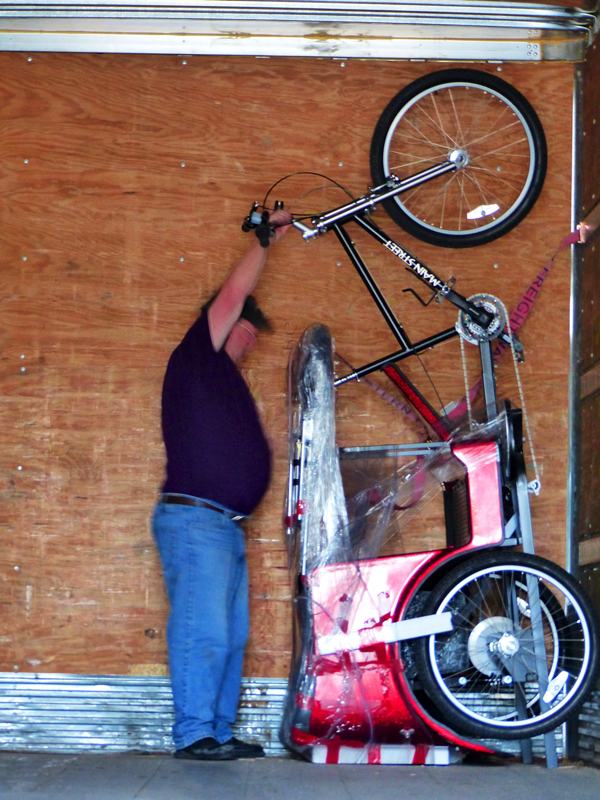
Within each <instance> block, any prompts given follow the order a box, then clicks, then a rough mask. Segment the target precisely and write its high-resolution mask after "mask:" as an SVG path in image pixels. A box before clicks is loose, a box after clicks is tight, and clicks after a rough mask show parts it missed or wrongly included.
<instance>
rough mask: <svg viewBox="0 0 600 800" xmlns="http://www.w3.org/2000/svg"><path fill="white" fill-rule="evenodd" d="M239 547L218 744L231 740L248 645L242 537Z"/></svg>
mask: <svg viewBox="0 0 600 800" xmlns="http://www.w3.org/2000/svg"><path fill="white" fill-rule="evenodd" d="M239 544H240V547H239V549H238V556H237V562H236V566H237V569H236V575H235V578H234V580H233V581H232V582H231V585H230V596H229V604H228V617H229V625H228V629H229V654H228V659H227V663H226V665H225V671H224V674H223V683H222V684H221V688H220V691H219V697H218V701H217V709H216V714H215V739H217V740H218V741H219V742H226V741H228V740H229V739H231V736H232V726H233V723H234V722H235V719H236V716H237V710H238V705H239V700H240V687H241V682H242V669H243V664H244V652H245V649H246V644H247V642H248V632H249V630H248V629H249V618H248V567H247V563H246V548H245V542H244V538H243V537H241V538H240V542H239Z"/></svg>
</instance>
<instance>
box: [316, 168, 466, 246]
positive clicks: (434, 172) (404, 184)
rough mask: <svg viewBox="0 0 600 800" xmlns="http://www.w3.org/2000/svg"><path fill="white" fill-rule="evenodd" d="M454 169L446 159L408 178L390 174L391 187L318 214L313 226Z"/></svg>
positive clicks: (345, 216)
mask: <svg viewBox="0 0 600 800" xmlns="http://www.w3.org/2000/svg"><path fill="white" fill-rule="evenodd" d="M455 169H457V167H456V164H454V163H453V162H451V161H446V162H444V163H443V164H436V166H434V167H430V168H429V169H426V170H423V172H418V173H417V174H416V175H411V177H410V178H405V179H402V180H401V179H400V178H396V176H391V177H390V183H393V184H394V185H393V186H392V188H389V189H388V190H387V191H383V192H382V193H381V194H379V193H378V192H376V191H375V190H374V191H372V192H370V193H369V194H365V195H363V196H362V197H359V198H357V199H356V200H354V201H353V202H352V203H346V204H345V205H343V206H340V207H339V208H334V209H332V210H331V211H326V212H325V213H324V214H320V215H319V216H318V217H315V218H314V225H315V228H317V229H319V230H322V229H323V228H327V227H329V226H330V225H333V224H334V223H336V222H343V221H344V220H347V219H350V218H351V217H353V216H354V215H355V214H359V213H360V212H361V211H364V210H365V209H367V208H374V207H375V206H376V205H377V204H378V203H382V202H383V201H384V200H389V199H390V198H392V197H396V195H398V194H402V192H406V191H407V190H408V189H412V188H414V187H415V186H419V185H420V184H422V183H426V182H427V181H430V180H432V179H433V178H438V177H439V176H440V175H444V174H445V173H446V172H453V171H454V170H455ZM383 186H384V187H386V186H389V184H383Z"/></svg>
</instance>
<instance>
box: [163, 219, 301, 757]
mask: <svg viewBox="0 0 600 800" xmlns="http://www.w3.org/2000/svg"><path fill="white" fill-rule="evenodd" d="M288 223H289V215H287V214H286V212H284V211H277V212H275V213H274V214H273V215H272V217H271V224H272V225H273V230H272V236H271V241H274V240H277V239H279V238H280V237H281V236H282V235H283V234H284V233H285V231H286V230H287V228H288V227H289V224H288ZM263 234H264V231H263ZM266 243H267V242H265V241H264V236H263V239H262V240H261V243H260V244H259V241H258V239H254V240H253V242H252V244H251V245H250V247H249V248H248V250H247V251H246V253H245V254H244V256H243V257H242V258H241V259H240V261H238V262H237V264H236V265H235V266H234V267H233V269H232V270H231V272H230V274H229V276H228V277H227V279H226V280H225V283H224V284H223V286H222V287H221V289H220V290H219V291H218V293H217V294H216V296H215V297H214V298H213V299H212V300H211V301H209V302H208V303H207V304H206V305H205V306H204V307H203V309H202V312H201V314H200V316H199V317H198V319H197V320H196V322H194V324H193V325H192V327H191V328H190V330H189V331H188V332H187V333H186V335H185V336H184V338H183V340H182V341H181V343H180V344H179V345H178V346H177V347H176V348H175V350H174V351H173V353H172V354H171V357H170V359H169V363H168V366H167V370H166V374H165V379H164V384H163V395H162V430H163V438H164V442H165V449H166V454H167V468H166V480H165V483H164V485H163V489H162V494H161V496H160V498H159V502H158V504H157V506H156V509H155V512H154V517H153V531H154V536H155V539H156V542H157V545H158V550H159V553H160V558H161V563H162V567H163V573H164V579H165V585H166V588H167V593H168V597H169V604H170V616H169V621H168V626H167V644H168V649H169V667H170V673H171V685H172V689H173V702H174V706H175V725H174V726H173V740H174V743H175V747H176V751H175V757H176V758H188V759H196V760H211V761H229V760H232V759H237V758H256V757H259V756H263V755H264V752H263V750H262V748H261V747H260V745H256V744H249V743H246V742H241V741H239V740H238V739H236V738H234V737H233V735H232V725H233V723H234V721H235V718H236V715H237V706H238V700H239V692H240V682H241V675H242V664H243V658H244V649H245V646H246V641H247V638H248V627H249V618H248V574H247V567H246V554H245V544H244V534H243V531H242V529H241V527H240V525H239V523H240V521H241V520H242V519H244V518H245V517H247V516H249V515H250V514H251V513H252V512H253V511H254V509H255V508H256V506H257V505H258V503H259V502H260V500H261V498H262V497H263V495H264V493H265V491H266V489H267V486H268V483H269V479H270V472H271V454H270V450H269V445H268V443H267V440H266V438H265V435H264V432H263V430H262V426H261V423H260V420H259V416H258V412H257V409H256V406H255V403H254V400H253V398H252V395H251V394H250V390H249V389H248V386H247V385H246V382H245V381H244V379H243V377H242V375H241V373H240V371H239V369H238V365H239V363H240V362H241V360H242V359H243V357H244V355H246V353H248V352H249V351H250V350H251V349H252V347H253V345H254V344H255V341H256V337H257V334H258V331H259V330H261V329H265V328H267V327H268V323H267V321H266V319H265V317H264V315H263V314H262V312H261V311H260V309H259V308H258V306H257V304H256V301H255V300H254V298H253V297H252V295H251V293H252V291H253V290H254V288H255V286H256V284H257V283H258V280H259V278H260V275H261V273H262V271H263V268H264V266H265V263H266V259H267V250H266V248H265V247H264V246H261V245H264V244H266Z"/></svg>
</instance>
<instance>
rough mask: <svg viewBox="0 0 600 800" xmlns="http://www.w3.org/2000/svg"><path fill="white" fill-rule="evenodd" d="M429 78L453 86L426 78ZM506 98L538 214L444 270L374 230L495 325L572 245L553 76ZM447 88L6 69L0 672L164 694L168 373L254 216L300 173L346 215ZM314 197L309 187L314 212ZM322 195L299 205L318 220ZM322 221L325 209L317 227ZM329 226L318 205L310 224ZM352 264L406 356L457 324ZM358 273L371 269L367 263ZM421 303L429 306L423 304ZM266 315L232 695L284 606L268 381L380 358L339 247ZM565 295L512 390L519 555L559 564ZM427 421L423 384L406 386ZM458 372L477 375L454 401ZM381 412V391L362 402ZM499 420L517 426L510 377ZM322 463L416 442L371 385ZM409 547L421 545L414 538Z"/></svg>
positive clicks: (445, 355)
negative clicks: (258, 474)
mask: <svg viewBox="0 0 600 800" xmlns="http://www.w3.org/2000/svg"><path fill="white" fill-rule="evenodd" d="M442 66H444V67H447V66H448V65H442ZM479 66H480V67H481V68H482V69H484V70H485V71H488V72H493V73H497V74H499V75H501V77H503V78H505V79H506V80H507V81H509V82H510V83H511V84H513V85H515V86H516V87H517V88H518V89H519V90H521V91H522V92H523V93H524V94H525V95H526V96H527V98H528V99H529V100H530V102H531V103H532V104H533V106H534V107H535V109H536V110H537V112H538V114H539V116H540V118H541V120H542V124H543V126H544V128H545V131H546V136H547V140H548V146H549V166H548V175H547V178H546V183H545V186H544V189H543V192H542V195H541V197H540V199H539V201H538V203H537V204H536V206H535V208H534V209H533V211H532V213H531V214H530V215H529V216H528V217H527V218H526V219H525V220H524V221H523V222H522V223H521V224H520V225H519V226H518V227H517V228H516V229H515V230H513V231H512V232H511V233H510V234H508V235H507V236H505V237H503V238H501V239H499V240H497V241H496V242H492V243H490V244H487V245H485V246H482V247H478V248H471V249H468V250H448V249H440V248H436V247H433V246H430V245H425V244H423V243H421V242H418V241H416V240H414V239H412V238H411V237H410V236H409V235H408V234H404V233H402V232H400V231H398V230H394V224H393V223H392V222H391V221H389V222H388V221H387V219H386V217H385V216H384V215H383V213H382V212H378V213H377V215H376V220H377V221H378V222H379V224H381V225H382V227H383V228H384V229H385V230H387V231H389V232H390V233H392V234H395V235H397V238H399V240H400V241H401V242H403V243H405V244H406V246H407V247H408V249H409V250H411V251H412V252H414V253H416V254H418V255H419V257H420V258H421V259H422V260H423V261H424V262H425V263H426V264H428V265H429V266H431V267H432V268H433V269H434V270H435V271H436V272H437V273H438V274H440V275H441V276H442V277H445V278H449V277H450V276H452V275H453V276H455V277H456V279H457V284H456V287H457V289H458V290H459V291H460V292H461V293H463V294H465V295H467V296H468V295H470V294H473V293H476V292H482V291H485V292H489V293H491V294H495V295H498V296H499V297H501V298H502V299H503V301H504V302H505V303H506V305H507V307H508V308H509V309H513V308H514V307H515V306H516V305H517V304H518V302H519V300H520V299H521V297H522V295H523V293H524V292H525V291H526V290H527V288H528V287H529V285H530V284H531V282H532V281H533V280H534V279H535V276H536V275H537V274H538V273H539V272H540V270H541V269H542V267H543V266H544V265H545V264H547V263H548V261H549V259H550V258H551V257H552V256H553V255H554V254H555V253H556V251H557V249H558V247H559V245H560V243H561V241H562V239H563V237H564V236H565V235H566V234H567V233H568V232H569V230H570V213H571V212H570V199H571V153H572V143H571V136H572V132H571V120H572V93H573V72H574V67H573V65H571V64H547V63H546V64H521V65H520V64H505V65H496V64H484V65H479ZM438 68H440V65H436V64H432V63H409V62H402V61H385V62H382V61H342V60H329V59H328V60H321V59H277V58H271V59H254V58H234V57H227V58H210V57H185V58H183V57H170V56H142V55H135V56H133V55H132V56H104V55H72V54H64V55H60V54H37V53H34V54H20V53H15V54H8V53H2V54H0V74H1V76H2V79H1V81H0V127H1V129H2V156H1V159H0V228H1V230H2V248H1V249H0V285H1V297H2V314H1V315H0V347H1V361H0V368H1V370H2V389H1V392H2V403H1V406H0V420H1V423H0V441H1V447H0V480H1V483H0V493H1V498H2V512H1V516H0V542H1V546H0V607H1V609H2V620H3V624H2V632H1V634H0V642H1V647H0V671H9V670H15V671H20V672H65V673H81V674H108V673H112V674H123V675H130V674H140V675H152V674H154V675H157V674H164V673H165V672H166V648H165V622H166V600H165V595H164V590H163V586H162V580H161V575H160V570H159V564H158V558H157V555H156V552H155V549H154V545H153V541H152V537H151V533H150V530H149V518H150V514H151V511H152V507H153V504H154V502H155V499H156V496H157V491H158V489H159V486H160V483H161V479H162V475H163V465H164V454H163V448H162V443H161V437H160V429H159V410H160V388H161V381H162V375H163V371H164V367H165V364H166V360H167V358H168V355H169V353H170V351H171V349H172V348H173V347H174V346H175V345H176V343H177V342H178V340H179V339H180V337H181V336H182V335H183V333H184V332H185V330H186V328H187V326H188V325H189V324H190V323H191V321H192V320H193V319H194V317H195V314H196V312H197V310H198V307H199V305H200V304H201V302H202V301H203V299H204V298H206V297H207V296H208V295H210V293H211V292H212V291H213V290H214V289H215V288H216V287H218V285H219V283H220V281H221V280H222V279H223V277H224V276H225V274H226V272H227V270H228V269H229V266H230V264H231V263H232V262H233V260H234V259H236V258H237V257H238V256H239V255H240V254H241V253H242V252H243V250H244V248H245V247H246V245H247V239H246V238H245V235H244V234H243V233H242V232H241V230H240V222H241V219H242V218H243V216H244V215H245V214H246V212H247V210H248V206H249V204H250V202H251V201H252V200H254V199H262V197H263V195H264V192H265V190H266V188H267V187H268V186H270V185H271V184H272V183H273V182H274V181H275V180H277V179H278V178H279V177H281V176H283V175H288V174H289V173H292V172H295V171H299V170H310V171H313V172H319V173H323V174H326V175H329V176H331V177H333V178H334V179H335V180H337V181H339V182H341V183H343V184H344V185H345V186H347V187H348V188H349V190H350V191H351V192H353V193H362V192H363V191H364V190H365V188H366V186H367V185H368V183H369V180H370V177H369V172H368V151H369V144H370V138H371V134H372V131H373V128H374V125H375V122H376V120H377V118H378V116H379V114H380V113H381V111H382V110H383V108H384V106H385V105H386V104H387V102H388V100H389V99H390V98H391V97H392V96H393V95H394V94H395V93H396V92H398V91H399V90H400V89H401V88H402V87H403V86H404V85H405V84H406V83H407V82H409V81H411V80H413V79H414V78H417V77H418V76H420V75H423V74H425V73H428V72H430V71H432V70H434V69H438ZM322 183H323V182H322V181H319V180H317V184H316V185H317V186H321V184H322ZM325 195H327V196H328V197H329V195H328V193H327V192H321V191H315V192H314V193H311V194H309V195H307V197H306V198H305V199H306V200H307V201H308V202H309V203H312V202H314V203H315V204H316V206H317V208H318V207H319V203H320V202H322V198H324V197H325ZM338 201H340V196H339V195H338V196H337V198H336V200H335V202H336V203H337V202H338ZM324 202H328V200H325V201H324ZM356 241H357V244H358V245H359V247H360V248H361V252H364V254H365V255H366V256H367V258H368V259H369V255H370V254H371V253H372V254H373V262H372V263H373V266H374V273H375V276H376V278H377V279H378V280H380V281H381V283H382V286H383V288H384V290H385V291H386V294H387V296H388V300H389V301H390V303H391V304H392V306H393V307H394V308H397V309H401V310H402V311H401V315H402V318H403V320H404V321H405V323H406V326H407V328H408V330H409V331H414V332H415V335H417V334H418V335H425V334H426V333H427V332H432V331H434V330H439V329H441V328H446V327H448V326H450V325H452V324H453V323H454V321H455V313H454V311H453V309H452V308H451V307H449V306H447V305H444V304H442V305H437V304H435V303H434V304H432V305H431V306H429V307H428V309H423V308H422V307H421V306H420V305H419V304H418V303H417V301H416V300H415V299H414V298H413V297H412V296H411V295H408V294H405V293H403V291H402V290H403V289H405V288H407V287H408V286H411V285H412V286H413V287H414V288H415V289H417V290H418V291H419V290H420V287H419V286H417V285H415V284H414V283H411V278H410V276H409V275H408V274H407V273H406V272H405V271H404V270H402V269H401V268H400V267H399V265H398V261H397V260H396V259H394V258H393V257H392V256H388V257H386V255H385V254H384V253H383V251H382V250H376V249H374V247H373V246H371V245H369V244H368V243H366V244H365V245H364V246H363V244H362V239H361V235H360V233H357V235H356ZM369 263H371V261H370V260H369ZM420 291H421V293H424V292H423V290H420ZM257 294H258V297H259V300H260V301H261V304H262V305H264V306H265V307H266V308H267V309H268V313H269V315H270V317H271V319H272V321H273V323H274V327H275V331H274V333H273V334H272V335H270V336H269V337H263V338H262V339H261V341H260V342H259V345H258V348H257V349H256V351H255V352H254V353H253V354H252V355H251V357H250V358H249V360H248V362H247V364H246V366H245V374H246V377H247V379H248V381H249V383H250V385H251V387H252V389H253V391H254V393H255V395H256V397H257V399H258V404H259V406H260V410H261V413H262V415H263V419H264V422H265V426H266V429H267V431H268V434H269V437H270V440H271V442H272V447H273V454H274V473H273V480H272V484H271V487H270V489H269V492H268V494H267V495H266V497H265V499H264V500H263V503H262V505H261V506H260V508H259V510H258V511H257V513H256V514H255V515H254V516H253V517H252V519H251V520H250V521H249V522H248V524H247V526H246V529H247V538H248V552H249V567H250V576H251V586H250V595H251V619H252V634H251V640H250V644H249V648H248V653H247V661H246V665H245V674H246V675H248V676H271V677H277V676H279V677H283V676H285V675H286V674H287V670H288V666H289V658H290V648H291V619H292V609H291V590H290V581H289V575H288V569H287V553H286V547H285V542H284V534H283V529H282V513H283V512H282V509H283V496H284V490H285V483H286V478H287V409H286V365H287V360H288V355H289V352H290V349H291V348H292V347H293V346H294V344H295V342H296V341H297V339H298V337H299V335H300V333H301V332H302V331H303V330H304V328H305V327H306V326H308V325H309V324H311V323H313V322H323V323H324V324H326V325H328V326H329V327H330V328H331V330H332V331H333V333H334V336H335V341H336V348H337V351H338V352H339V353H340V354H341V355H342V356H343V357H344V358H345V359H347V360H348V361H349V362H351V363H365V362H367V361H370V360H372V359H373V358H375V357H377V356H380V355H383V354H387V353H388V352H392V351H393V350H395V349H397V348H396V344H395V340H394V339H393V337H392V335H391V333H390V332H389V331H388V329H387V328H386V326H385V325H384V323H383V322H382V321H381V319H380V318H379V316H378V313H377V311H376V309H375V307H374V305H373V304H372V303H371V302H370V300H369V298H368V295H367V294H366V292H365V290H364V288H363V285H362V283H361V281H360V280H359V278H358V277H357V276H356V275H355V273H354V272H353V271H352V269H351V267H350V265H349V263H346V261H345V257H344V255H343V253H342V252H341V251H340V250H339V246H338V244H337V242H336V241H335V240H334V237H333V236H331V237H325V238H323V239H320V240H318V241H313V242H312V243H310V244H305V243H304V242H302V240H301V239H300V237H299V236H298V235H296V232H294V231H292V232H290V233H289V234H288V235H287V236H286V237H285V238H284V239H283V240H282V241H281V242H280V243H279V244H278V245H277V246H276V248H275V249H274V250H273V252H272V253H271V254H270V260H269V265H268V267H267V270H266V273H265V275H264V278H263V279H262V281H261V283H260V286H259V289H258V292H257ZM569 305H570V269H569V256H568V250H563V251H561V253H560V254H559V256H558V257H557V259H556V262H555V264H554V267H553V269H552V270H551V272H550V273H549V276H548V277H547V279H546V281H545V284H544V287H543V290H542V291H541V292H540V294H539V295H538V298H537V299H536V302H535V306H534V309H533V311H532V313H531V315H530V317H529V319H528V321H527V322H526V324H525V326H524V328H523V329H522V332H521V338H522V341H523V344H524V346H525V351H526V361H525V363H524V364H523V365H522V366H521V376H522V380H523V384H524V389H525V397H526V401H527V413H528V414H529V418H530V422H531V428H532V431H533V435H534V441H535V447H536V454H537V459H538V462H539V464H540V469H541V478H542V485H543V489H542V493H541V495H540V497H539V498H534V499H533V515H534V525H535V530H536V535H537V549H538V552H540V553H541V554H543V555H546V556H549V557H551V558H553V559H555V560H556V561H558V562H561V563H564V557H565V550H566V543H565V529H566V485H567V470H568V467H569V464H568V460H569V457H568V440H567V433H568V431H567V407H568V373H569V363H570V362H569ZM423 363H424V365H425V367H426V368H427V370H428V371H429V374H430V375H431V376H432V377H433V379H434V381H435V384H436V387H437V391H438V392H439V395H440V396H441V398H442V400H443V402H444V403H449V402H451V401H452V400H455V399H458V398H460V397H462V395H463V394H464V382H463V372H462V368H461V363H460V353H459V347H458V344H457V342H456V341H453V342H451V343H449V344H447V345H444V346H443V347H442V348H439V349H438V350H437V351H434V352H432V353H428V354H427V355H425V356H424V357H423ZM405 366H406V371H407V373H408V374H409V375H410V376H412V377H414V378H415V380H416V382H417V383H418V385H419V386H420V387H422V389H423V391H424V392H425V393H426V394H427V395H428V396H429V397H430V399H432V400H433V401H435V395H433V394H432V390H431V387H430V384H429V381H428V378H427V376H426V374H425V372H424V370H423V366H422V365H421V364H420V363H419V362H415V363H413V364H408V363H406V364H405ZM475 368H476V363H475V360H473V358H472V357H470V360H469V369H470V374H471V376H473V377H474V376H475ZM375 380H377V381H378V382H379V383H380V384H381V385H383V386H385V387H386V388H388V387H387V385H386V384H385V382H384V381H385V379H384V378H383V377H382V378H375ZM499 392H500V395H501V396H507V397H511V398H513V399H514V400H515V401H516V402H518V399H517V395H516V384H515V379H514V373H513V368H512V363H511V359H510V355H506V356H504V360H503V361H502V362H501V366H500V370H499ZM337 404H338V442H339V444H340V445H348V446H349V445H361V444H377V443H389V442H401V441H418V440H419V436H420V432H419V431H418V430H416V429H415V428H414V427H413V424H412V423H411V422H410V421H408V420H406V419H405V418H403V417H402V415H401V414H399V412H398V410H397V409H396V408H394V407H393V406H391V405H390V404H388V403H386V402H385V401H384V400H383V399H382V398H381V397H380V396H379V395H378V394H376V393H375V392H374V391H373V390H372V388H371V387H369V386H368V385H367V384H366V382H364V381H363V382H361V383H359V384H350V385H347V386H345V387H343V388H342V389H340V391H339V392H338V398H337ZM428 515H429V512H428V511H427V510H426V511H425V513H424V520H423V521H422V522H421V523H419V522H418V521H416V520H415V521H413V522H411V524H410V526H408V527H407V530H406V532H405V533H406V541H405V543H404V544H405V546H406V547H407V548H408V547H410V548H413V549H422V548H423V547H426V546H428V545H429V544H430V543H431V542H432V541H433V539H434V538H435V536H438V535H439V533H440V531H439V530H438V527H437V525H438V523H437V522H435V521H434V516H433V512H431V520H432V521H431V524H429V523H428Z"/></svg>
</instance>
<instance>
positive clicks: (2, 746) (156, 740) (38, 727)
mask: <svg viewBox="0 0 600 800" xmlns="http://www.w3.org/2000/svg"><path fill="white" fill-rule="evenodd" d="M286 690H287V681H286V680H283V679H277V678H245V679H244V681H243V684H242V697H241V705H240V712H239V716H238V722H237V725H236V731H235V732H236V734H237V735H238V736H239V737H240V738H248V739H253V740H256V741H259V742H261V744H262V745H263V747H264V748H265V751H266V753H267V755H270V756H280V755H284V754H285V753H286V751H285V749H284V748H283V746H282V745H281V743H280V741H279V728H280V725H281V720H282V717H283V710H284V703H285V696H286ZM172 722H173V720H172V708H171V688H170V684H169V681H168V679H167V678H156V677H127V676H120V675H58V674H34V673H11V672H3V673H0V751H2V750H12V751H29V752H49V753H75V752H85V751H88V752H89V751H106V752H124V751H132V750H140V751H144V752H165V751H169V750H172V749H173V742H172V740H171V725H172ZM557 734H558V735H557V750H558V753H559V755H560V754H561V753H562V752H563V748H562V730H559V731H557ZM486 743H487V744H489V745H490V746H491V747H494V748H495V749H497V750H499V751H502V752H504V753H509V754H519V752H520V745H519V742H498V741H494V740H487V741H486ZM532 743H533V752H534V754H535V755H537V756H543V755H544V739H543V737H537V738H535V739H533V740H532Z"/></svg>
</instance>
